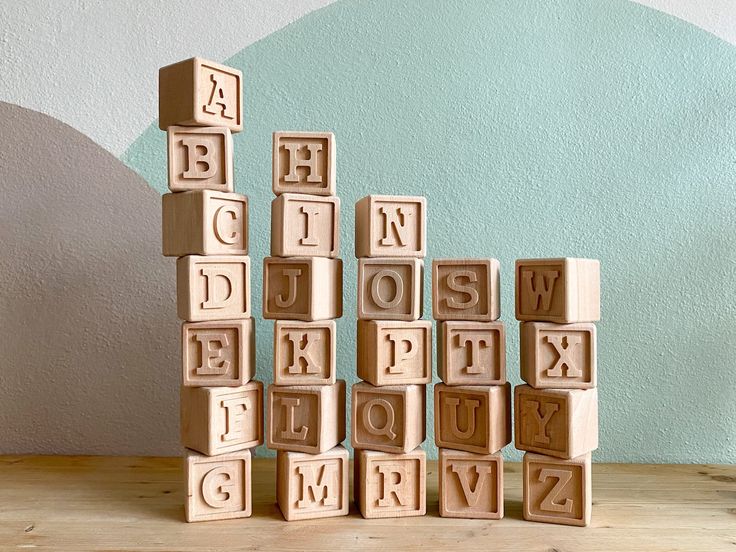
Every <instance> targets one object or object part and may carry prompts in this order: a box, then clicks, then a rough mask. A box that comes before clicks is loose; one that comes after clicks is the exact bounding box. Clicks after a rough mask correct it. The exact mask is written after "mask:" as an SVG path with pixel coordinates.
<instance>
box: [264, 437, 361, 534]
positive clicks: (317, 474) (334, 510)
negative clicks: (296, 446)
mask: <svg viewBox="0 0 736 552" xmlns="http://www.w3.org/2000/svg"><path fill="white" fill-rule="evenodd" d="M349 464H350V459H349V454H348V450H347V449H346V448H345V447H343V446H342V445H337V446H336V447H335V448H333V449H330V450H328V451H327V452H323V453H322V454H306V453H304V452H286V451H281V450H280V451H279V452H278V454H277V456H276V499H277V501H278V505H279V509H280V510H281V513H282V514H283V516H284V519H285V520H286V521H294V520H299V519H316V518H326V517H336V516H346V515H348V510H349V509H350V503H349V501H350V497H349V495H350V477H349V475H348V473H349V471H348V468H349Z"/></svg>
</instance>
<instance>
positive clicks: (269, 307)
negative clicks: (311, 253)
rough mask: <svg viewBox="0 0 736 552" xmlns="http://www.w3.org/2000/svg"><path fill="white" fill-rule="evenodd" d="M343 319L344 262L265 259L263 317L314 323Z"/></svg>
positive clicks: (310, 258) (318, 258) (314, 259)
mask: <svg viewBox="0 0 736 552" xmlns="http://www.w3.org/2000/svg"><path fill="white" fill-rule="evenodd" d="M341 316H342V260H341V259H327V258H324V257H292V258H289V259H284V258H280V257H266V258H265V259H263V318H266V319H271V320H273V319H280V320H303V321H314V320H329V319H333V318H340V317H341Z"/></svg>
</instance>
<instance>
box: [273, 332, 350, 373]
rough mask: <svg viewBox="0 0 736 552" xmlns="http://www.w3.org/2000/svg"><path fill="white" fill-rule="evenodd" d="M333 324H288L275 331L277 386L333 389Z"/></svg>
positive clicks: (334, 343)
mask: <svg viewBox="0 0 736 552" xmlns="http://www.w3.org/2000/svg"><path fill="white" fill-rule="evenodd" d="M336 331H337V330H336V325H335V321H334V320H323V321H319V322H298V321H297V322H287V321H285V320H277V321H276V323H275V324H274V330H273V382H274V384H275V385H332V384H333V383H335V381H336V377H335V376H336V373H337V369H336V366H335V361H336V360H335V359H336V350H337V347H336V337H335V332H336Z"/></svg>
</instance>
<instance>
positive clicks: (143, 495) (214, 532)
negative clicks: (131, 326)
mask: <svg viewBox="0 0 736 552" xmlns="http://www.w3.org/2000/svg"><path fill="white" fill-rule="evenodd" d="M428 470H429V474H428V478H427V484H428V489H427V500H428V504H427V510H428V514H427V515H426V516H424V517H420V518H404V519H387V520H364V519H363V518H361V517H360V515H359V514H358V513H357V512H356V510H355V508H353V509H352V510H351V513H350V515H349V516H348V517H341V518H332V519H321V520H314V521H298V522H291V523H287V522H285V521H283V520H282V517H281V514H280V513H279V510H278V508H277V507H276V506H275V504H274V494H275V465H274V461H273V460H271V459H256V460H255V461H254V465H253V478H254V485H253V517H251V518H249V519H240V520H231V521H214V522H206V523H192V524H187V523H184V521H183V520H184V513H183V506H182V504H183V494H184V492H183V488H182V482H181V481H182V476H181V460H180V459H178V458H111V457H87V456H85V457H69V456H55V457H54V456H0V550H27V549H31V550H59V551H63V550H70V551H72V550H73V551H78V552H81V551H85V550H192V551H195V550H196V551H203V550H261V549H263V550H327V549H329V550H352V549H376V550H422V551H427V550H440V549H442V550H450V549H465V550H478V551H481V550H482V551H486V550H524V551H535V550H539V551H545V552H551V551H570V550H585V551H594V550H642V551H647V552H654V551H658V550H668V551H669V550H688V551H692V550H703V551H706V550H707V551H709V552H710V551H714V550H730V551H734V552H736V467H734V466H715V465H666V466H665V465H627V464H595V465H594V466H593V488H594V489H593V501H594V508H593V522H592V526H591V527H587V528H575V527H562V526H555V525H545V524H540V523H531V522H526V521H523V520H522V519H521V486H520V484H521V478H520V470H521V465H520V464H512V463H507V464H506V518H505V519H503V520H501V521H481V520H458V519H444V518H440V517H439V516H438V514H437V471H436V463H434V462H430V463H429V464H428Z"/></svg>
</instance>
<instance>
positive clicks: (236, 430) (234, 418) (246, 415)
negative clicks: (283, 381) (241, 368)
mask: <svg viewBox="0 0 736 552" xmlns="http://www.w3.org/2000/svg"><path fill="white" fill-rule="evenodd" d="M181 441H182V444H183V445H184V446H185V447H187V448H190V449H193V450H196V451H197V452H201V453H202V454H206V455H207V456H214V455H215V454H223V453H226V452H234V451H236V450H244V449H249V448H252V447H255V446H258V445H261V444H263V384H262V383H261V382H260V381H251V382H250V383H247V384H246V385H243V386H242V387H182V388H181Z"/></svg>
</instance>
